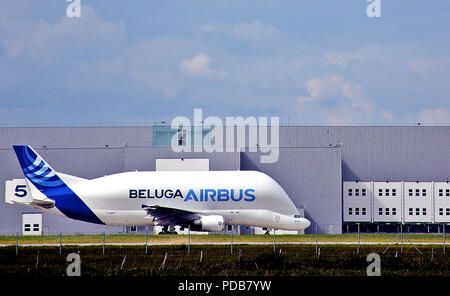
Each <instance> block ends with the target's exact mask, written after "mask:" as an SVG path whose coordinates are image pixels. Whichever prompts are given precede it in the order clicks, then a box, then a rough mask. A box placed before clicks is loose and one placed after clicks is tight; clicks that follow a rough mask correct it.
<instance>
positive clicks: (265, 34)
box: [197, 20, 283, 44]
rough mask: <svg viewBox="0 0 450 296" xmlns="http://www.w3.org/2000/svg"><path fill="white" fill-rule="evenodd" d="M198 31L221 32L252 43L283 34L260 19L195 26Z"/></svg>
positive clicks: (271, 39)
mask: <svg viewBox="0 0 450 296" xmlns="http://www.w3.org/2000/svg"><path fill="white" fill-rule="evenodd" d="M197 31H198V32H200V33H207V34H210V33H211V34H222V35H224V36H226V37H228V38H237V39H242V40H245V41H249V42H252V43H258V44H259V43H264V42H268V41H270V42H272V41H274V40H275V39H277V38H280V37H281V36H282V35H283V34H282V32H281V31H279V30H278V29H277V28H275V27H274V26H272V25H267V24H264V23H262V22H260V21H258V20H257V21H253V22H237V23H235V24H211V25H206V26H202V27H199V28H197Z"/></svg>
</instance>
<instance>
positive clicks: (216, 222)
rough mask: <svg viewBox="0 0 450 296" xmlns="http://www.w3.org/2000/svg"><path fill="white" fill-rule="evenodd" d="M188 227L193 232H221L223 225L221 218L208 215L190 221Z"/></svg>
mask: <svg viewBox="0 0 450 296" xmlns="http://www.w3.org/2000/svg"><path fill="white" fill-rule="evenodd" d="M190 226H191V230H194V231H222V230H223V228H224V227H225V223H224V219H223V217H222V216H220V215H210V216H202V217H200V219H196V220H194V221H192V222H191V225H190Z"/></svg>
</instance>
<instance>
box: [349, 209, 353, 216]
mask: <svg viewBox="0 0 450 296" xmlns="http://www.w3.org/2000/svg"><path fill="white" fill-rule="evenodd" d="M352 212H353V209H352V208H348V214H349V215H350V216H351V215H352V214H353V213H352Z"/></svg>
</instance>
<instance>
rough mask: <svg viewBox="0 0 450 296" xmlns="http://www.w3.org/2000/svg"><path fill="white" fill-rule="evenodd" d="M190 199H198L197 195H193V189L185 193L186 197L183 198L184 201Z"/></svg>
mask: <svg viewBox="0 0 450 296" xmlns="http://www.w3.org/2000/svg"><path fill="white" fill-rule="evenodd" d="M190 199H193V200H195V201H198V199H197V195H195V192H194V190H193V189H190V190H189V192H188V194H187V195H186V198H185V199H184V201H188V200H190Z"/></svg>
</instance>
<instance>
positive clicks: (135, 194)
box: [128, 189, 137, 198]
mask: <svg viewBox="0 0 450 296" xmlns="http://www.w3.org/2000/svg"><path fill="white" fill-rule="evenodd" d="M128 197H129V198H136V197H137V190H135V189H130V194H129V195H128Z"/></svg>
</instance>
